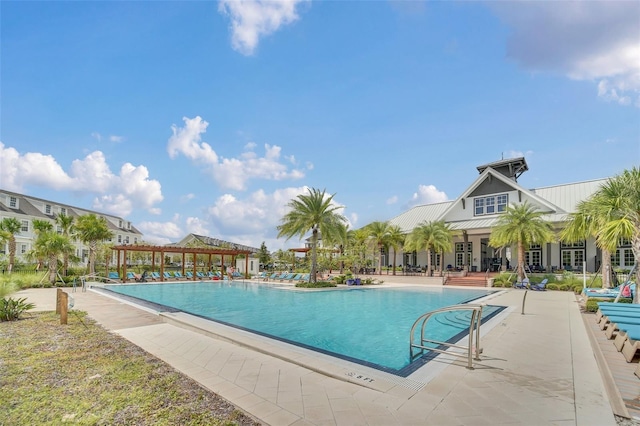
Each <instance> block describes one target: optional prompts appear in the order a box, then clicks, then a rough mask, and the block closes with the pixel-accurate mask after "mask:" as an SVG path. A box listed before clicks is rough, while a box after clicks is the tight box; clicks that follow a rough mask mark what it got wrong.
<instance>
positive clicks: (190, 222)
mask: <svg viewBox="0 0 640 426" xmlns="http://www.w3.org/2000/svg"><path fill="white" fill-rule="evenodd" d="M186 228H187V233H189V234H197V235H207V236H208V235H209V229H208V228H207V223H206V222H205V221H203V220H202V219H200V218H198V217H188V218H187V220H186Z"/></svg>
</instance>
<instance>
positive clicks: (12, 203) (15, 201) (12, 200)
mask: <svg viewBox="0 0 640 426" xmlns="http://www.w3.org/2000/svg"><path fill="white" fill-rule="evenodd" d="M9 207H11V208H12V209H17V208H18V199H17V198H16V197H9Z"/></svg>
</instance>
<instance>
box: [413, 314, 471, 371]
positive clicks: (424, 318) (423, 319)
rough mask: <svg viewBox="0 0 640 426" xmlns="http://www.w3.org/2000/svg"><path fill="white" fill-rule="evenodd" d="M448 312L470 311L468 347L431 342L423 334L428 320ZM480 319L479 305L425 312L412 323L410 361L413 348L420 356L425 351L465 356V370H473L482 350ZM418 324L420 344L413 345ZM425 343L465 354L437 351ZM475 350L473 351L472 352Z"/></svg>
mask: <svg viewBox="0 0 640 426" xmlns="http://www.w3.org/2000/svg"><path fill="white" fill-rule="evenodd" d="M450 311H472V313H471V319H470V321H469V345H468V346H462V345H457V344H455V343H449V342H440V341H437V340H431V339H426V338H425V335H424V332H425V329H426V327H427V322H428V321H429V319H430V318H431V317H432V316H433V315H435V314H438V313H442V312H450ZM481 319H482V305H479V304H464V305H452V306H447V307H444V308H440V309H436V310H434V311H430V312H427V313H426V314H422V315H421V316H420V317H419V318H418V319H417V320H416V321H415V322H414V323H413V326H412V327H411V335H410V336H409V356H410V358H411V360H413V358H414V348H418V349H420V354H422V353H424V351H425V350H428V351H433V352H438V353H445V354H449V355H455V356H466V357H467V360H468V361H467V368H468V369H470V370H472V369H473V359H475V360H480V353H482V349H481V348H480V322H481ZM418 324H421V326H420V343H419V344H418V343H414V338H415V330H416V327H417V326H418ZM474 329H475V345H474V344H473V336H474ZM425 343H435V344H437V345H444V346H449V347H450V348H458V349H464V350H466V354H464V353H459V352H453V351H449V350H444V349H438V348H432V347H429V346H425V345H424V344H425ZM474 348H475V350H474ZM474 353H475V357H474V356H473V354H474Z"/></svg>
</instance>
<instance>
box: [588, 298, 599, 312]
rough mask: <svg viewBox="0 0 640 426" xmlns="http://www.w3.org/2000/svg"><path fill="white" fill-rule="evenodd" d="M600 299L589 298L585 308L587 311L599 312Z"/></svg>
mask: <svg viewBox="0 0 640 426" xmlns="http://www.w3.org/2000/svg"><path fill="white" fill-rule="evenodd" d="M598 302H599V300H598V299H587V303H586V305H585V310H586V311H587V312H597V311H598Z"/></svg>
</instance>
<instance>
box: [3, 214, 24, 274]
mask: <svg viewBox="0 0 640 426" xmlns="http://www.w3.org/2000/svg"><path fill="white" fill-rule="evenodd" d="M21 228H22V224H21V223H20V221H19V220H18V219H16V218H15V217H5V218H4V219H2V222H0V230H2V235H3V239H6V240H7V241H8V242H9V268H8V269H9V273H11V270H12V269H13V264H14V263H15V261H16V234H19V233H20V229H21Z"/></svg>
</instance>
